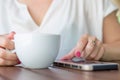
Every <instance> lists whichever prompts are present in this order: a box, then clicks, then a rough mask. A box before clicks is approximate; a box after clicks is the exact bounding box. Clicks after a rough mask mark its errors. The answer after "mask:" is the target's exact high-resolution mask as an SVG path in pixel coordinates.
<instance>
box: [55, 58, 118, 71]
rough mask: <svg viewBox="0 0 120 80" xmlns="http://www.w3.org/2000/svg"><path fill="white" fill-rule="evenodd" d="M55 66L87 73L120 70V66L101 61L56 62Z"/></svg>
mask: <svg viewBox="0 0 120 80" xmlns="http://www.w3.org/2000/svg"><path fill="white" fill-rule="evenodd" d="M53 66H58V67H65V68H72V69H78V70H85V71H101V70H118V68H119V64H118V63H112V62H100V61H80V62H78V61H77V62H74V61H73V60H56V61H55V62H54V63H53Z"/></svg>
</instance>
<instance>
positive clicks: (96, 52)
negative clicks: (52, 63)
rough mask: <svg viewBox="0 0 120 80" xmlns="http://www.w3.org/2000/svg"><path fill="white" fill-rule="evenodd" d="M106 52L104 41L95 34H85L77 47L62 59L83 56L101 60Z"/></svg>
mask: <svg viewBox="0 0 120 80" xmlns="http://www.w3.org/2000/svg"><path fill="white" fill-rule="evenodd" d="M103 54H104V47H103V43H102V42H101V41H99V40H98V39H97V38H96V37H94V36H89V35H83V36H82V37H81V38H80V40H79V41H78V43H77V45H76V46H75V48H74V49H73V50H72V51H70V52H69V53H68V54H67V55H65V56H64V57H62V59H63V60H64V59H72V58H73V57H83V58H85V59H88V60H100V58H101V57H102V56H103Z"/></svg>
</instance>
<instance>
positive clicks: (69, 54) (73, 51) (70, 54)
mask: <svg viewBox="0 0 120 80" xmlns="http://www.w3.org/2000/svg"><path fill="white" fill-rule="evenodd" d="M74 53H75V48H73V49H72V50H71V51H70V52H69V53H68V54H66V55H65V56H63V57H62V58H61V60H69V59H72V58H73V57H74V56H75V55H74Z"/></svg>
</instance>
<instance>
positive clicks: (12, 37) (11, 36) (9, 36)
mask: <svg viewBox="0 0 120 80" xmlns="http://www.w3.org/2000/svg"><path fill="white" fill-rule="evenodd" d="M15 34H16V33H15V32H14V31H12V32H11V33H9V34H8V35H7V38H8V39H10V40H13V39H14V35H15Z"/></svg>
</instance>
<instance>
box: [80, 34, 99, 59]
mask: <svg viewBox="0 0 120 80" xmlns="http://www.w3.org/2000/svg"><path fill="white" fill-rule="evenodd" d="M96 41H97V39H96V37H94V36H91V37H89V38H88V43H87V45H86V47H85V53H84V54H82V55H81V56H82V57H85V58H87V57H88V56H89V55H90V54H91V53H92V52H93V50H94V49H95V48H96Z"/></svg>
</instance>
